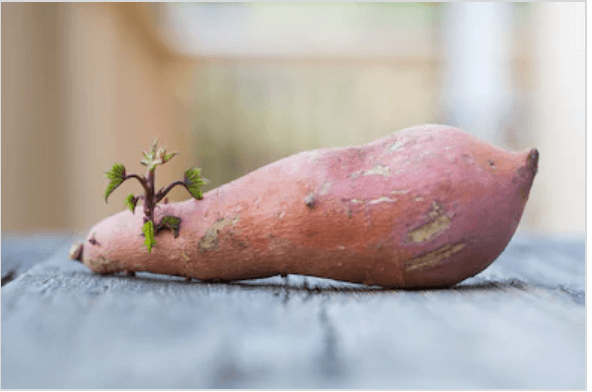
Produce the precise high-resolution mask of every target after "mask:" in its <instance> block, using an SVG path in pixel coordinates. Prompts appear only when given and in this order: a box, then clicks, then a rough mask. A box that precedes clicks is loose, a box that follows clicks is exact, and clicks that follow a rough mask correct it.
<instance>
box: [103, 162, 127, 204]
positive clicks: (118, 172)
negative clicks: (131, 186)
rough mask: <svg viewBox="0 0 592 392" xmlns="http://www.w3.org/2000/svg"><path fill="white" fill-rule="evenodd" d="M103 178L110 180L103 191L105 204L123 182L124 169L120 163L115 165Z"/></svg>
mask: <svg viewBox="0 0 592 392" xmlns="http://www.w3.org/2000/svg"><path fill="white" fill-rule="evenodd" d="M105 177H107V178H108V179H109V180H110V181H109V185H107V190H106V191H105V203H107V198H108V197H109V195H110V194H111V193H112V192H113V191H114V190H115V188H117V187H118V186H119V185H121V183H122V182H123V179H124V178H125V167H124V166H123V165H122V164H121V163H116V164H114V165H113V167H112V168H111V170H109V171H108V172H106V173H105Z"/></svg>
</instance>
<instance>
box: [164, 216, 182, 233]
mask: <svg viewBox="0 0 592 392" xmlns="http://www.w3.org/2000/svg"><path fill="white" fill-rule="evenodd" d="M180 224H181V218H177V217H176V216H172V215H169V216H165V217H164V218H162V220H161V221H160V226H161V227H166V228H169V229H171V230H172V231H173V234H174V236H175V238H177V237H178V236H179V225H180Z"/></svg>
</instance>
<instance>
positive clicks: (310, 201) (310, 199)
mask: <svg viewBox="0 0 592 392" xmlns="http://www.w3.org/2000/svg"><path fill="white" fill-rule="evenodd" d="M304 204H305V205H306V206H307V207H308V208H313V207H314V205H315V196H314V193H313V192H310V193H309V194H308V195H306V197H305V198H304Z"/></svg>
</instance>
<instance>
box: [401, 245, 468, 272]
mask: <svg viewBox="0 0 592 392" xmlns="http://www.w3.org/2000/svg"><path fill="white" fill-rule="evenodd" d="M464 247H465V244H463V243H460V244H456V245H454V246H452V245H450V244H447V245H444V246H443V247H441V248H440V249H436V250H434V251H432V252H429V253H426V254H424V255H422V256H419V257H416V258H413V259H411V260H407V261H405V263H404V265H405V270H406V271H413V270H420V271H421V270H422V269H424V268H427V267H435V266H437V265H438V264H439V263H440V261H442V260H444V259H447V258H449V257H450V256H452V255H453V254H455V253H457V252H459V251H460V250H461V249H463V248H464Z"/></svg>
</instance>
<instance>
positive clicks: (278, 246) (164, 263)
mask: <svg viewBox="0 0 592 392" xmlns="http://www.w3.org/2000/svg"><path fill="white" fill-rule="evenodd" d="M538 161H539V154H538V151H537V150H536V149H531V150H529V151H524V152H509V151H505V150H503V149H500V148H498V147H495V146H492V145H490V144H487V143H484V142H482V141H480V140H478V139H477V138H476V137H474V136H472V135H470V134H467V133H465V132H463V131H461V130H459V129H457V128H453V127H448V126H442V125H422V126H417V127H412V128H408V129H405V130H402V131H399V132H395V133H393V134H391V135H388V136H386V137H384V138H382V139H380V140H377V141H374V142H371V143H368V144H367V145H365V146H360V147H346V148H328V149H320V150H315V151H311V152H305V153H301V154H296V155H293V156H291V157H287V158H284V159H282V160H279V161H277V162H274V163H272V164H270V165H267V166H265V167H262V168H260V169H258V170H256V171H254V172H251V173H249V174H247V175H246V176H244V177H242V178H239V179H237V180H235V181H233V182H230V183H228V184H226V185H223V186H221V187H219V188H217V189H214V190H211V191H209V192H207V193H205V194H204V195H203V198H202V199H201V200H195V199H191V200H187V201H184V202H180V203H168V204H161V205H160V208H158V209H156V210H155V221H160V220H161V219H163V218H164V217H166V216H175V217H179V218H180V219H181V220H182V222H183V223H182V225H180V226H179V230H178V233H176V234H177V235H173V234H171V231H170V230H162V231H160V232H158V233H156V234H155V240H156V245H155V246H154V248H153V249H152V252H151V253H148V252H147V251H146V250H145V248H144V247H143V238H142V237H141V235H139V234H140V233H141V228H142V217H141V214H137V215H134V214H133V213H132V212H131V211H129V210H127V211H123V212H121V213H119V214H116V215H113V216H111V217H109V218H106V219H105V220H103V221H101V222H99V223H98V224H97V225H96V226H95V227H94V228H93V229H92V230H91V233H92V234H91V235H89V237H88V242H89V244H88V245H87V244H86V243H85V248H84V252H82V250H80V255H79V257H80V259H81V260H82V261H83V262H84V264H85V265H87V266H88V267H89V268H90V269H91V270H93V271H94V272H97V273H101V274H106V273H114V272H121V271H148V272H153V273H160V274H169V275H179V276H185V277H186V278H188V279H191V278H194V279H198V280H200V281H202V282H230V281H234V280H242V279H252V278H264V277H269V276H274V275H281V276H287V275H288V274H300V275H309V276H318V277H325V278H331V279H336V280H342V281H348V282H354V283H365V284H373V285H379V286H383V287H387V288H405V289H413V288H436V287H438V288H440V287H450V286H453V285H454V284H456V283H458V282H460V281H462V280H464V279H466V278H468V277H470V276H473V275H475V274H477V273H479V272H481V271H482V270H483V269H485V268H486V267H487V266H488V265H490V264H491V263H492V262H493V261H494V260H495V259H496V258H497V257H498V256H499V254H500V253H501V252H502V251H503V250H504V248H505V247H506V245H507V244H508V242H509V241H510V239H511V238H512V236H513V234H514V232H515V230H516V228H517V226H518V223H519V221H520V218H521V215H522V212H523V210H524V206H525V204H526V202H527V199H528V195H529V193H530V189H531V185H532V181H533V179H534V177H535V175H536V173H537V170H538ZM71 253H72V254H73V255H74V256H76V255H77V254H78V253H77V252H74V251H72V252H71Z"/></svg>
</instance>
